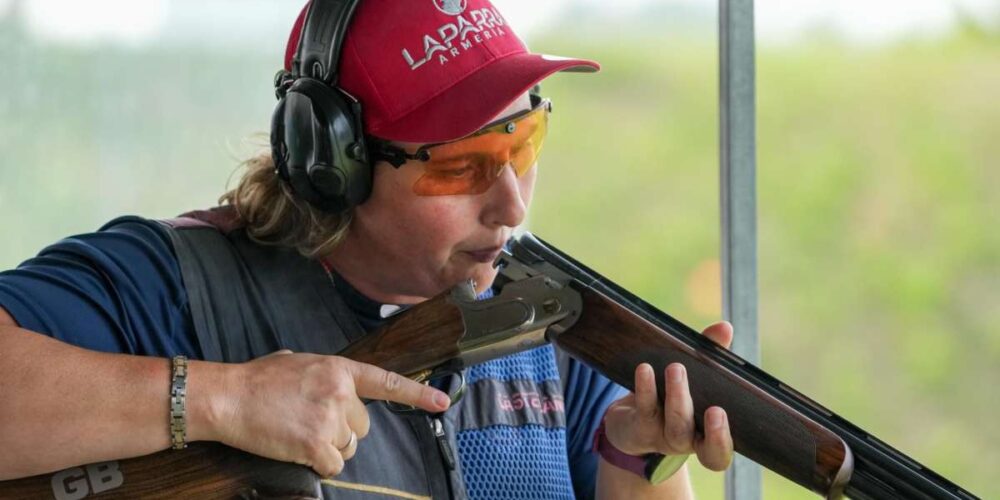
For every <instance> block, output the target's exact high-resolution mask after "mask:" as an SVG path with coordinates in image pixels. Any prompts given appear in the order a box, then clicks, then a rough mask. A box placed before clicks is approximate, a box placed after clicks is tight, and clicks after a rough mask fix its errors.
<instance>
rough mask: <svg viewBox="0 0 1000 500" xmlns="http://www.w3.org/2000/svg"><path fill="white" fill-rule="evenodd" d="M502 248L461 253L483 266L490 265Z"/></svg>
mask: <svg viewBox="0 0 1000 500" xmlns="http://www.w3.org/2000/svg"><path fill="white" fill-rule="evenodd" d="M501 249H503V247H491V248H481V249H478V250H466V251H464V252H462V253H464V254H466V255H468V256H469V257H470V258H471V259H472V260H474V261H476V262H480V263H483V264H486V263H490V264H492V263H493V261H494V260H496V259H497V257H498V256H499V255H500V250H501Z"/></svg>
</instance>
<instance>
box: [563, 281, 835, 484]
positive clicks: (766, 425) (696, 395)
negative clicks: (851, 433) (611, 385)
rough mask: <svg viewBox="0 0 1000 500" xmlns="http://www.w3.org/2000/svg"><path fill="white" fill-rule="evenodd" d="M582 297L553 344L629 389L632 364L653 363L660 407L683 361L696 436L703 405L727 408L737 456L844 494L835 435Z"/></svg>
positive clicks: (620, 312)
mask: <svg viewBox="0 0 1000 500" xmlns="http://www.w3.org/2000/svg"><path fill="white" fill-rule="evenodd" d="M581 293H582V294H583V303H584V306H583V313H582V315H581V317H580V318H579V319H578V320H577V322H576V324H575V325H574V326H573V327H572V328H570V329H569V330H567V331H565V332H563V333H561V334H559V335H557V336H555V338H554V339H553V341H554V342H555V344H556V345H558V346H559V347H560V348H562V349H563V350H565V351H566V352H567V353H568V354H570V355H571V356H573V357H574V358H577V359H579V360H581V361H583V362H585V363H587V364H588V365H590V366H592V367H594V368H595V369H597V370H598V371H600V372H602V373H604V375H606V376H607V377H608V378H610V379H611V380H614V381H615V382H617V383H618V384H621V385H622V386H625V387H628V388H629V389H633V387H634V380H635V368H636V366H638V365H639V364H640V363H649V364H651V365H652V366H653V369H654V372H655V373H656V380H657V387H658V388H660V394H659V397H660V401H661V402H662V401H663V397H664V394H663V388H664V387H665V386H664V380H663V370H664V368H666V366H667V365H668V364H670V363H681V364H683V365H684V367H685V368H686V369H687V371H688V376H689V380H690V381H691V382H690V388H691V399H692V400H693V402H694V412H695V423H696V427H697V429H698V430H699V431H701V430H702V416H703V415H704V412H705V410H706V409H707V408H708V407H710V406H721V407H722V408H726V409H727V410H728V411H727V414H728V416H729V427H730V432H731V433H732V436H733V445H734V447H735V448H736V451H737V452H739V453H741V454H743V455H744V456H746V457H748V458H750V459H751V460H753V461H755V462H757V463H759V464H761V465H763V466H764V467H767V468H768V469H771V470H773V471H775V472H777V473H779V474H781V475H782V476H785V477H787V478H789V479H791V480H792V481H795V482H796V483H798V484H800V485H802V486H805V487H806V488H809V489H811V490H813V491H815V492H817V493H820V494H821V495H824V496H827V497H833V498H836V497H839V496H840V495H841V494H842V493H843V491H844V487H845V486H846V484H847V480H848V478H849V477H850V474H851V470H852V468H853V461H852V457H851V451H850V449H849V448H848V447H847V445H846V444H844V441H843V440H841V439H840V438H839V437H837V435H836V434H834V433H832V432H830V431H828V430H826V429H824V428H822V427H820V426H819V425H817V424H816V423H815V422H813V421H812V420H809V419H808V418H806V417H805V416H803V415H802V414H800V413H799V412H797V411H795V410H793V409H791V408H789V407H788V406H787V405H785V404H783V403H781V402H780V401H778V400H776V399H775V398H773V397H771V396H770V395H768V394H767V393H765V392H763V391H761V390H760V389H758V388H756V387H754V386H753V385H751V384H749V383H747V382H746V381H745V380H743V379H741V378H739V377H737V376H736V375H735V374H733V373H732V372H730V371H729V370H727V369H726V368H725V367H723V366H721V365H719V364H718V363H717V362H715V361H714V360H712V359H710V358H708V357H706V356H705V355H704V354H703V353H702V352H699V351H698V350H696V349H694V348H692V347H691V346H689V345H688V344H686V343H683V342H681V341H679V340H677V339H675V338H674V337H671V336H669V335H664V334H663V331H662V330H661V329H660V328H658V327H656V326H655V325H653V324H652V323H650V322H648V321H646V320H645V319H643V318H641V317H639V316H637V315H636V314H633V313H632V312H630V311H628V310H627V309H625V308H624V307H622V306H621V305H619V304H617V303H615V302H614V301H612V300H611V299H609V298H607V297H605V296H603V295H601V294H599V293H597V292H595V291H593V290H584V291H582V292H581ZM615 332H622V334H617V335H616V334H615ZM625 332H627V333H625ZM716 347H717V349H718V350H719V352H726V351H725V349H723V348H722V347H719V346H716Z"/></svg>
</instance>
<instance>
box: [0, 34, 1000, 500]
mask: <svg viewBox="0 0 1000 500" xmlns="http://www.w3.org/2000/svg"><path fill="white" fill-rule="evenodd" d="M640 32H643V33H646V34H645V35H640V34H639V33H640ZM278 45H280V44H278ZM533 45H534V47H536V48H542V49H544V50H545V51H546V52H553V53H557V54H570V55H582V56H587V57H592V58H595V59H598V60H599V61H601V62H602V64H603V65H604V71H603V72H602V73H600V74H599V75H592V76H586V77H583V76H578V75H561V76H559V77H556V78H553V79H552V80H551V81H550V82H549V83H547V84H546V88H545V90H546V92H547V93H548V94H549V95H551V96H552V97H553V98H554V99H555V114H554V115H553V120H554V125H553V130H552V134H551V137H550V139H549V141H548V143H547V144H548V145H547V146H546V148H547V149H546V152H545V154H544V156H543V158H542V161H543V163H542V165H541V167H540V171H539V184H538V188H537V192H536V196H535V202H534V208H533V213H532V215H531V219H530V221H529V228H530V229H531V230H533V231H535V232H537V233H538V234H540V235H542V236H543V237H545V238H546V239H548V240H550V241H552V242H553V243H555V244H556V245H557V246H559V247H560V248H562V249H564V250H566V251H568V252H569V253H571V254H573V255H574V256H576V257H577V258H579V259H580V260H581V261H583V262H585V263H587V264H589V265H591V266H592V267H594V268H595V269H597V270H598V271H600V272H602V273H604V274H606V275H608V276H610V277H611V278H613V279H614V280H615V281H617V282H619V283H621V284H622V285H624V286H626V287H627V288H629V289H631V290H633V291H634V292H635V293H637V294H638V295H640V296H642V297H644V298H646V299H648V300H649V301H650V302H652V303H654V304H656V305H658V306H659V307H661V308H663V309H664V310H666V311H668V312H670V313H671V314H673V315H674V316H676V317H678V318H679V319H681V320H683V321H685V322H687V323H688V324H691V325H692V326H695V327H698V328H700V327H703V326H705V325H707V324H708V323H710V322H713V321H716V320H718V319H719V318H720V315H721V313H720V309H721V307H720V299H719V291H718V283H719V265H718V248H719V226H718V213H719V212H718V203H719V202H718V189H719V188H718V166H717V163H718V159H717V156H718V131H717V127H718V119H717V80H718V75H717V69H716V59H717V53H716V51H717V48H716V46H715V44H714V41H713V40H710V39H699V38H690V39H688V38H683V39H682V38H677V37H670V36H668V35H661V34H659V33H657V32H655V31H650V30H633V31H629V30H628V29H626V28H623V29H622V30H620V31H616V32H615V33H614V36H613V37H600V38H598V37H584V36H581V31H580V30H576V31H565V32H561V31H556V32H553V33H550V34H549V35H547V36H546V37H545V38H544V39H538V40H536V41H535V43H534V44H533ZM280 58H281V54H280V53H279V52H277V51H275V52H273V53H239V52H233V51H221V50H220V51H213V50H211V49H210V48H209V49H205V48H202V49H194V48H184V47H166V46H151V47H145V48H142V49H141V50H140V49H126V48H121V47H115V46H98V47H92V48H89V49H80V48H73V47H66V46H61V45H50V44H46V43H43V42H39V41H37V40H34V39H32V38H30V37H27V36H25V35H24V34H23V33H21V32H20V31H19V28H18V26H17V25H16V24H14V23H7V24H4V23H3V21H0V68H3V71H4V74H5V78H2V79H0V96H3V97H2V98H0V150H2V151H3V152H4V154H3V157H2V159H0V227H3V228H4V232H5V235H6V238H5V241H4V245H3V246H2V247H0V268H9V267H12V266H15V265H17V263H18V262H20V261H21V260H23V259H25V258H27V257H30V256H31V255H33V254H35V253H36V252H37V251H38V250H39V249H41V248H42V247H43V246H44V245H46V244H48V243H51V242H53V241H55V240H56V239H58V238H59V237H62V236H66V235H68V234H72V233H77V232H84V231H92V230H94V229H96V228H97V227H99V226H100V225H101V224H102V223H103V222H105V221H107V220H108V219H110V218H112V217H114V216H117V215H120V214H123V213H139V214H143V215H146V216H150V217H168V216H172V215H174V214H176V213H179V212H182V211H184V210H186V209H190V208H196V207H204V206H208V205H211V204H213V203H214V201H215V199H216V197H217V196H218V195H219V194H221V193H222V191H223V190H224V187H225V185H226V182H227V180H228V179H229V177H230V175H231V174H232V172H233V170H234V168H235V166H236V164H237V159H239V158H243V157H246V156H247V155H249V154H250V153H251V152H253V151H254V150H255V148H254V147H253V146H251V145H247V144H244V143H243V142H242V140H243V139H244V138H245V137H248V136H250V135H251V134H252V133H255V132H265V131H266V127H267V125H268V123H269V121H268V120H269V117H270V112H271V109H272V106H273V102H274V101H273V98H272V97H271V95H272V94H271V81H270V75H271V74H273V72H274V70H275V69H276V68H277V66H278V63H279V61H280ZM757 62H758V67H757V71H758V101H757V106H758V108H757V109H758V127H759V128H758V138H759V145H758V165H759V170H758V188H759V194H758V210H759V232H760V236H759V237H760V244H759V258H760V274H759V280H760V332H761V341H762V353H763V355H762V358H763V366H764V368H765V369H767V370H768V371H769V372H771V373H772V374H774V375H775V376H777V377H778V378H780V379H782V380H784V381H786V382H788V383H789V384H790V385H792V386H794V387H796V388H797V389H799V390H800V391H802V392H804V393H806V394H808V395H810V396H812V397H813V398H814V399H816V400H818V401H819V402H821V403H823V404H824V405H826V406H828V407H829V408H831V409H832V410H834V411H835V412H837V413H839V414H841V415H842V416H844V417H846V418H848V419H850V420H852V421H854V422H855V423H857V424H858V425H859V426H861V427H862V428H864V429H866V430H868V431H870V432H871V433H873V434H874V435H876V436H878V437H880V438H881V439H883V440H885V441H887V442H889V443H891V444H893V445H894V446H896V447H897V448H899V449H901V450H902V451H904V452H906V453H908V454H911V455H912V456H913V457H915V458H916V459H917V460H919V461H921V462H923V463H924V464H926V465H928V466H929V467H931V468H933V469H934V470H936V471H937V472H939V473H941V474H943V475H945V476H946V477H949V478H950V479H952V480H954V481H956V482H958V483H959V484H961V485H963V486H966V487H967V488H969V489H971V490H972V491H973V492H975V493H977V494H979V495H981V496H983V497H984V498H991V497H994V498H996V497H1000V486H998V485H997V483H996V482H994V481H991V480H990V478H991V477H992V474H993V473H994V471H995V469H996V468H997V467H1000V429H998V427H997V426H995V425H990V424H989V422H993V421H994V420H993V419H994V416H995V415H996V413H997V412H998V411H1000V389H997V387H996V386H997V381H1000V363H998V361H1000V308H998V307H997V304H1000V233H998V231H996V228H997V223H998V221H1000V212H998V210H1000V200H998V197H997V196H995V195H994V193H995V192H996V191H997V190H998V189H1000V160H998V158H1000V141H998V138H1000V99H998V98H997V89H1000V42H998V39H997V37H996V36H994V34H991V33H989V32H988V31H984V30H983V29H981V27H978V28H975V29H973V28H968V27H966V28H965V29H962V30H958V31H956V32H955V34H954V35H953V36H951V37H949V38H947V39H943V40H933V41H928V40H922V39H913V40H908V41H904V42H900V43H897V44H893V45H888V46H879V47H867V48H864V47H852V46H850V45H847V44H844V43H842V42H839V41H837V40H835V39H827V38H822V37H820V38H818V39H816V40H814V41H812V42H804V43H801V44H798V45H794V46H775V47H760V48H759V50H758V56H757ZM991 228H993V229H991ZM738 334H739V332H737V335H738ZM692 463H694V461H692ZM692 468H693V469H694V475H695V479H696V483H697V489H698V491H699V494H700V497H702V498H721V496H722V495H721V491H722V489H721V475H717V474H710V473H707V472H705V471H702V470H701V469H700V467H698V466H694V467H692ZM765 497H766V498H769V499H770V498H803V497H807V494H806V492H805V491H804V490H802V489H800V488H798V487H796V486H795V485H792V484H790V483H788V482H787V481H784V480H782V479H780V478H778V477H776V476H774V475H773V474H768V475H767V476H766V480H765Z"/></svg>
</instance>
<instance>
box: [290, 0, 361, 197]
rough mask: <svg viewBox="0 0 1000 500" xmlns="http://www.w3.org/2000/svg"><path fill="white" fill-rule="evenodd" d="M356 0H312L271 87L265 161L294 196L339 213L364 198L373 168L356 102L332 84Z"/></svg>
mask: <svg viewBox="0 0 1000 500" xmlns="http://www.w3.org/2000/svg"><path fill="white" fill-rule="evenodd" d="M358 3H360V0H312V2H311V3H310V5H309V11H308V12H307V14H306V20H305V23H304V26H303V28H302V32H301V35H300V39H299V46H298V50H297V51H296V53H295V57H294V59H293V60H292V65H291V66H292V68H291V71H290V72H289V71H284V70H282V71H279V72H278V74H277V75H275V79H274V86H275V95H276V96H277V98H278V104H277V106H276V107H275V109H274V114H273V115H272V118H271V156H272V158H273V160H274V166H275V169H276V170H277V172H278V175H279V176H280V177H281V178H282V179H283V180H284V181H286V182H288V184H289V185H290V186H291V188H292V191H293V192H294V193H295V194H296V196H298V197H300V198H302V199H304V200H306V201H307V202H309V203H311V204H312V205H313V206H315V207H316V208H318V209H320V210H322V211H324V212H331V213H342V212H345V211H347V210H349V209H351V208H352V207H354V206H356V205H358V204H360V203H362V202H364V201H365V199H366V198H368V195H369V193H370V192H371V186H372V168H371V163H370V161H369V158H368V148H367V147H366V145H365V137H364V127H363V126H362V123H361V104H360V103H359V102H358V101H357V99H355V98H354V97H352V96H351V95H349V94H347V93H346V92H344V91H343V90H340V89H339V88H337V87H336V85H337V76H338V75H337V65H338V63H339V61H340V52H341V47H342V43H343V41H344V34H345V33H346V32H347V26H348V24H349V23H350V20H351V17H352V16H353V14H354V11H355V9H356V8H357V5H358Z"/></svg>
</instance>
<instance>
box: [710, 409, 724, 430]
mask: <svg viewBox="0 0 1000 500" xmlns="http://www.w3.org/2000/svg"><path fill="white" fill-rule="evenodd" d="M705 419H706V420H708V424H707V425H708V428H709V429H712V430H716V429H721V428H722V422H723V420H725V416H724V414H723V413H722V412H721V411H710V412H708V413H707V415H705Z"/></svg>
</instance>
